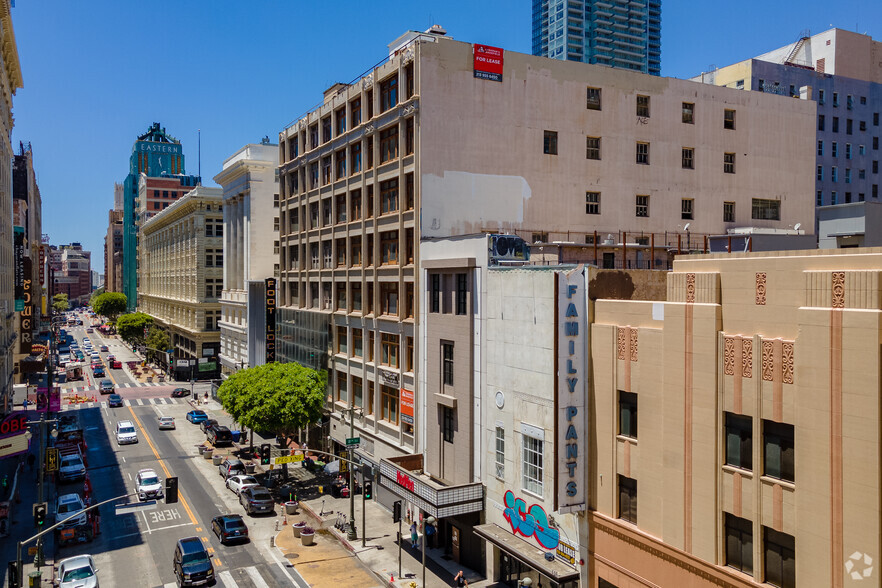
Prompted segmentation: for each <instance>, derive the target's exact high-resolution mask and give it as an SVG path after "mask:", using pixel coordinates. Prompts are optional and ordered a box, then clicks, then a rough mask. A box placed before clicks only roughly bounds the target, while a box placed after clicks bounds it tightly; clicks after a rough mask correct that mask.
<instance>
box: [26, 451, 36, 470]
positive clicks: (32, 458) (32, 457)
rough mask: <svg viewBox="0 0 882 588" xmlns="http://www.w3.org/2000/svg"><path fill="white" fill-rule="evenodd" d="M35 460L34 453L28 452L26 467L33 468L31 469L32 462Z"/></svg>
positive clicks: (32, 466)
mask: <svg viewBox="0 0 882 588" xmlns="http://www.w3.org/2000/svg"><path fill="white" fill-rule="evenodd" d="M35 461H37V458H36V457H34V454H33V453H29V454H28V469H29V470H33V469H34V462H35Z"/></svg>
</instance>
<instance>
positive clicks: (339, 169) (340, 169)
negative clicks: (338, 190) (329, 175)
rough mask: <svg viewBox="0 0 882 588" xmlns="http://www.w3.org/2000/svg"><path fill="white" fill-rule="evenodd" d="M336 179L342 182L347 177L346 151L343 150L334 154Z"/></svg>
mask: <svg viewBox="0 0 882 588" xmlns="http://www.w3.org/2000/svg"><path fill="white" fill-rule="evenodd" d="M334 169H335V172H336V173H335V178H336V179H338V180H342V179H343V178H345V177H346V150H345V149H341V150H340V151H337V152H336V153H335V154H334Z"/></svg>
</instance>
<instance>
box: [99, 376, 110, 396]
mask: <svg viewBox="0 0 882 588" xmlns="http://www.w3.org/2000/svg"><path fill="white" fill-rule="evenodd" d="M98 389H99V390H101V393H102V394H112V393H113V382H112V381H111V380H108V379H104V380H101V381H100V382H98Z"/></svg>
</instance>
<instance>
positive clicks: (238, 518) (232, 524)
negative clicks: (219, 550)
mask: <svg viewBox="0 0 882 588" xmlns="http://www.w3.org/2000/svg"><path fill="white" fill-rule="evenodd" d="M211 530H212V531H213V532H214V534H215V535H217V538H218V539H220V542H221V545H226V543H227V542H228V541H248V526H247V525H246V524H245V521H244V520H242V515H237V514H227V515H220V516H217V517H214V518H213V519H211Z"/></svg>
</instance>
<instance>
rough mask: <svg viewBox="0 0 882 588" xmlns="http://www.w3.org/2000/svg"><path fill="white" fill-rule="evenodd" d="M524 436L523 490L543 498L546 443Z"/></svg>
mask: <svg viewBox="0 0 882 588" xmlns="http://www.w3.org/2000/svg"><path fill="white" fill-rule="evenodd" d="M522 436H523V439H524V446H523V449H524V475H523V488H524V490H526V491H527V492H530V493H532V494H535V495H536V496H542V475H543V463H542V462H543V455H544V447H543V445H544V441H542V440H541V439H536V438H535V437H530V436H529V435H526V434H522Z"/></svg>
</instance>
